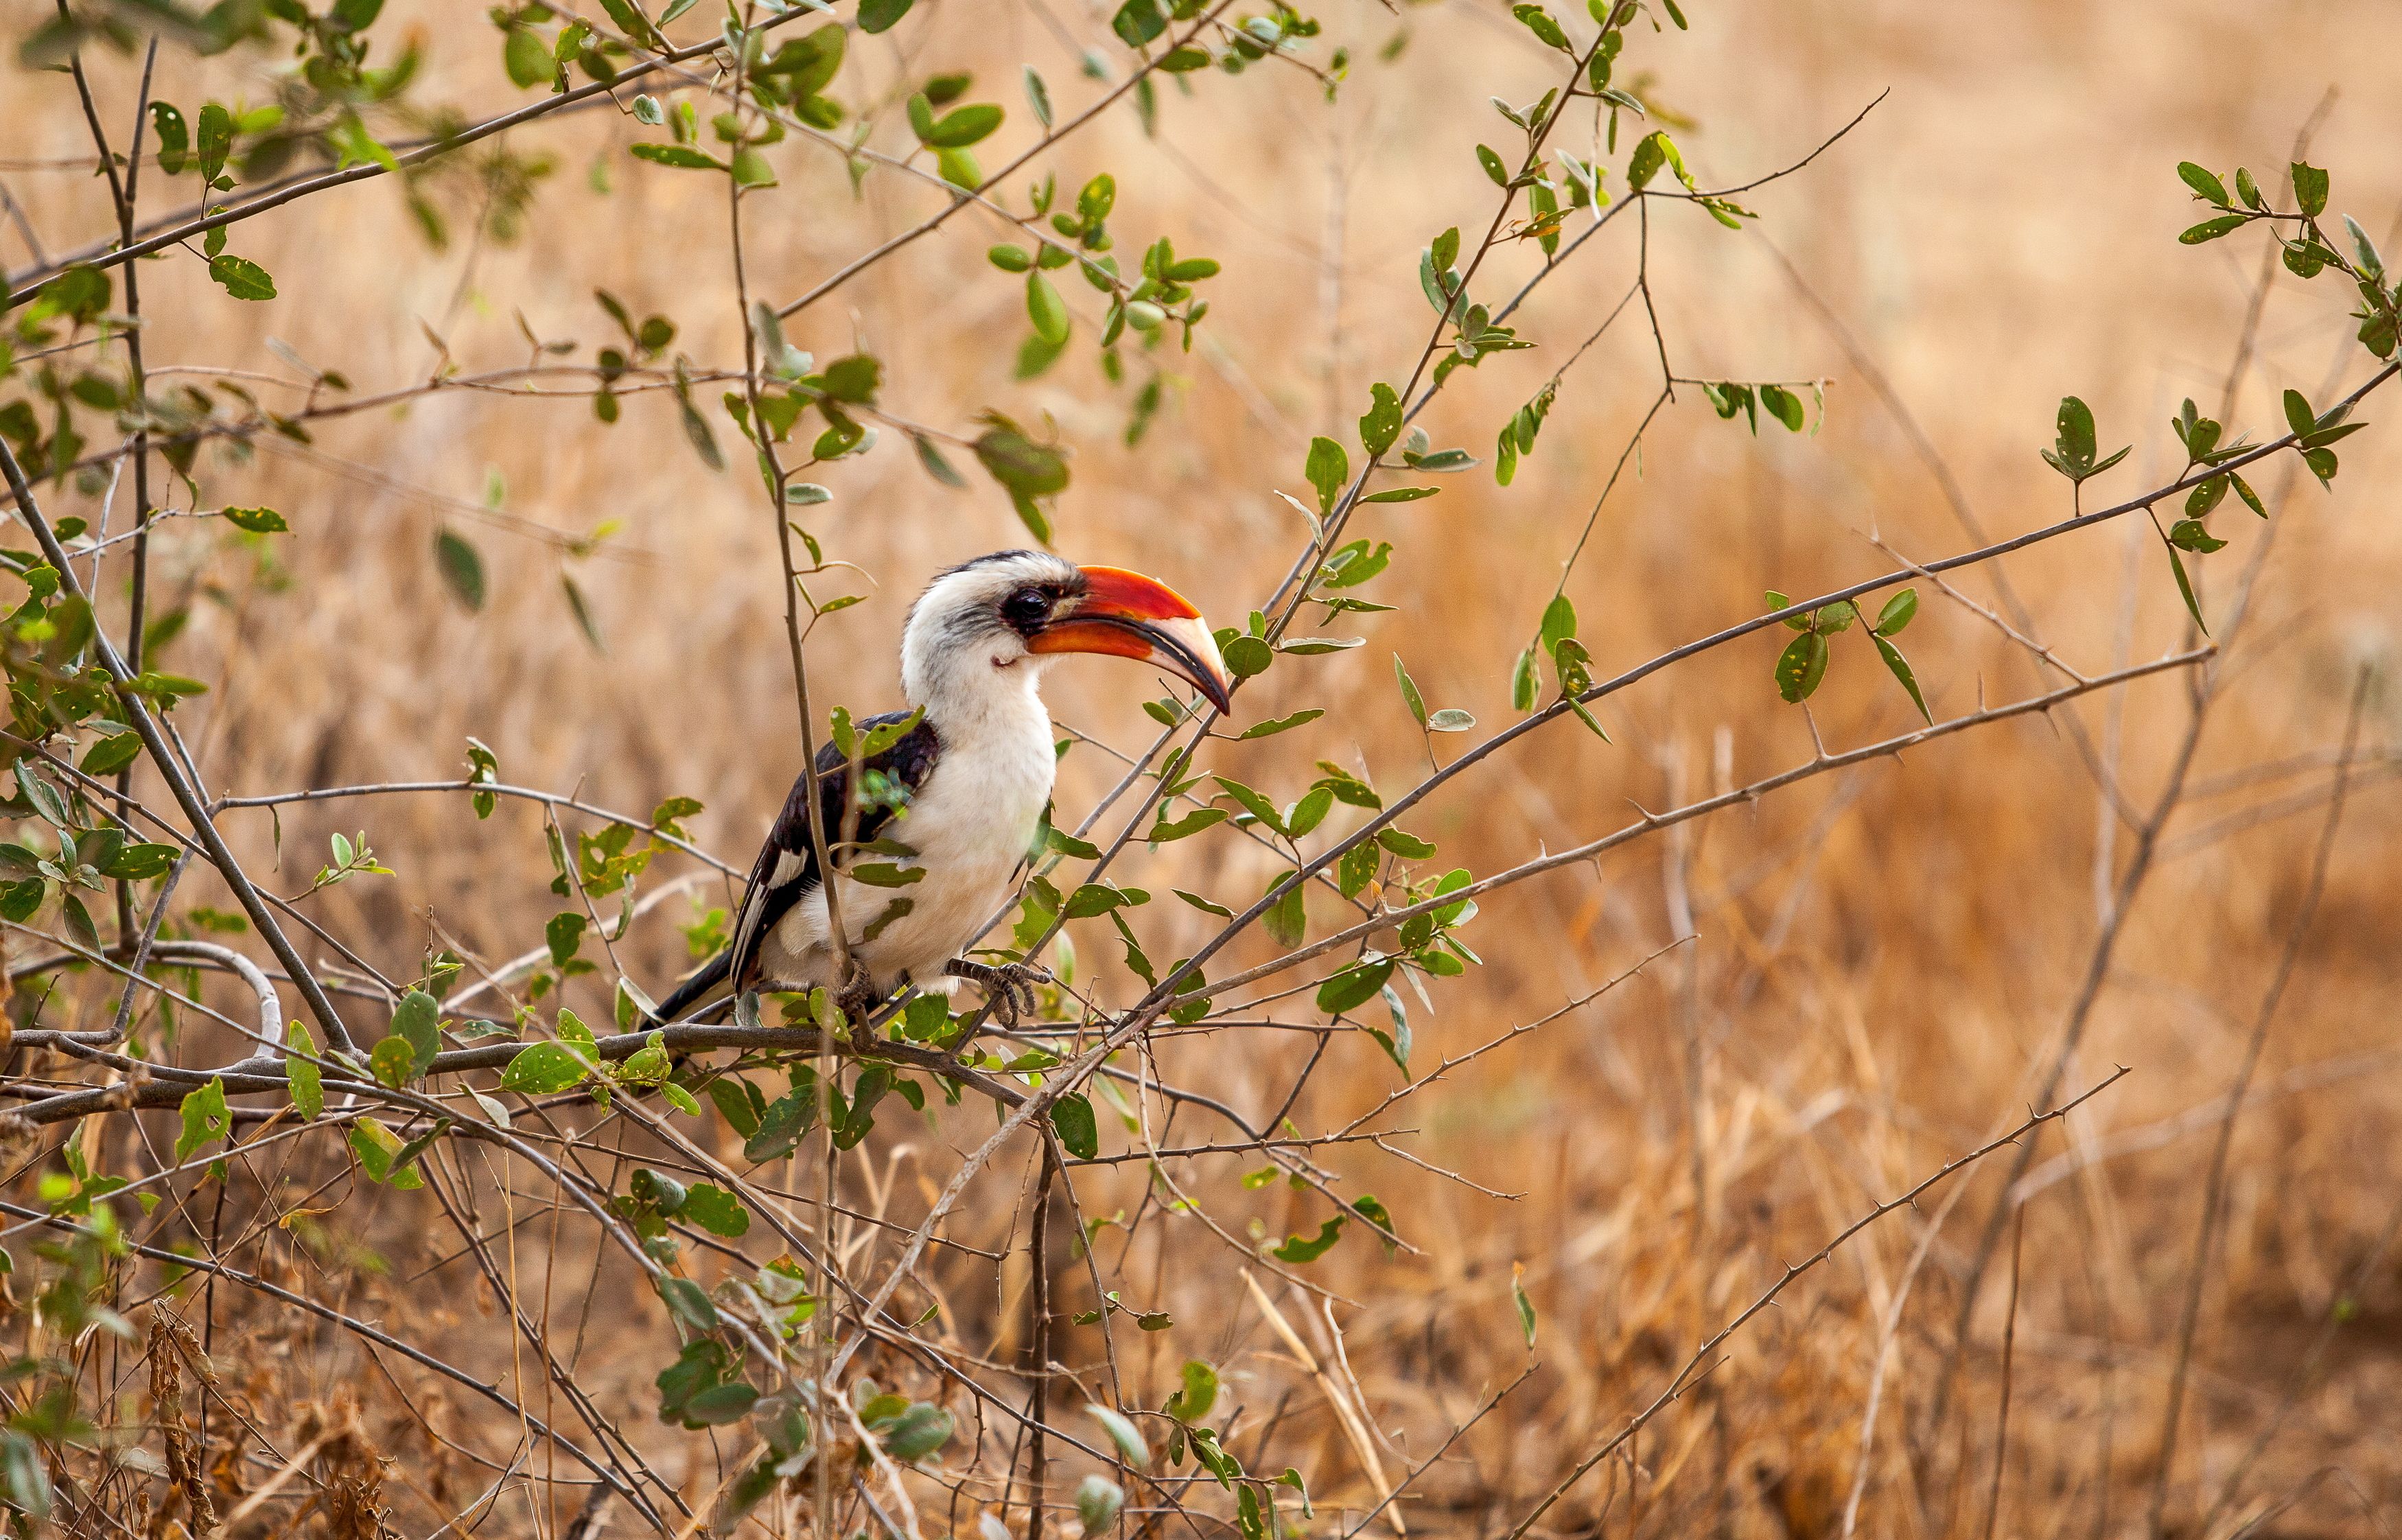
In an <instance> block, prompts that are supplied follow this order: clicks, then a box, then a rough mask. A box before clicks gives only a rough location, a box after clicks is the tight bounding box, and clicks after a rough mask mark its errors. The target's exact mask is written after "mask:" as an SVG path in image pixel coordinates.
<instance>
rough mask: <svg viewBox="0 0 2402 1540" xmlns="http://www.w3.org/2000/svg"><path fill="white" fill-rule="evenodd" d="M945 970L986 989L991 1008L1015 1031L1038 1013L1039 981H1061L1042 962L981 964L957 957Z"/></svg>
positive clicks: (1001, 1020) (989, 1007) (1000, 1020)
mask: <svg viewBox="0 0 2402 1540" xmlns="http://www.w3.org/2000/svg"><path fill="white" fill-rule="evenodd" d="M943 971H944V972H945V973H947V974H949V975H950V976H951V977H952V978H955V979H965V980H967V981H968V983H972V984H974V985H975V986H976V987H977V988H979V989H981V990H983V991H984V995H985V1001H986V1005H987V1009H988V1010H990V1011H991V1012H992V1015H993V1019H994V1020H996V1021H998V1022H999V1023H1000V1024H1001V1028H1002V1030H1004V1031H1010V1030H1015V1027H1016V1026H1017V1024H1018V1023H1019V1022H1020V1021H1022V1020H1023V1019H1025V1018H1026V1017H1028V1016H1031V1015H1033V1014H1034V1013H1035V1009H1036V1006H1037V1003H1038V1002H1037V1001H1036V1000H1035V997H1034V986H1035V985H1036V984H1041V983H1058V982H1059V981H1058V979H1057V977H1056V975H1054V974H1053V973H1052V971H1051V970H1050V969H1047V968H1044V967H1043V966H1042V964H1040V963H1024V962H1013V963H979V962H970V961H968V960H967V959H966V958H965V957H953V958H952V959H951V960H950V961H949V962H946V963H945V964H944V965H943Z"/></svg>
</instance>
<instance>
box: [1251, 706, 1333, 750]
mask: <svg viewBox="0 0 2402 1540" xmlns="http://www.w3.org/2000/svg"><path fill="white" fill-rule="evenodd" d="M1324 715H1326V713H1325V712H1324V711H1322V710H1318V709H1317V708H1310V709H1308V710H1305V711H1295V712H1294V713H1293V714H1292V715H1291V716H1289V717H1277V718H1275V719H1273V720H1272V721H1268V722H1254V723H1253V724H1252V725H1250V726H1249V727H1247V728H1245V729H1243V731H1242V732H1240V733H1239V734H1236V738H1235V741H1236V742H1237V743H1242V742H1246V741H1248V740H1249V739H1251V738H1264V737H1272V736H1275V735H1277V734H1278V733H1282V732H1286V731H1288V730H1290V729H1291V728H1295V727H1299V726H1300V725H1302V724H1303V723H1304V722H1316V721H1317V720H1318V718H1320V717H1322V716H1324Z"/></svg>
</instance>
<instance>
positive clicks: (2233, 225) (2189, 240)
mask: <svg viewBox="0 0 2402 1540" xmlns="http://www.w3.org/2000/svg"><path fill="white" fill-rule="evenodd" d="M2247 223H2249V221H2247V220H2246V219H2245V218H2244V216H2243V215H2242V214H2240V213H2223V214H2220V215H2219V216H2218V217H2217V218H2216V219H2205V220H2203V221H2202V223H2201V224H2199V225H2196V226H2194V227H2191V228H2190V229H2188V230H2187V231H2186V232H2185V233H2184V234H2183V235H2180V236H2178V237H2177V242H2178V244H2180V245H2185V246H2200V245H2202V244H2204V243H2205V242H2208V241H2216V240H2217V239H2218V238H2219V237H2220V236H2222V235H2227V234H2229V233H2231V232H2233V231H2236V230H2240V229H2242V228H2243V227H2244V226H2245V225H2246V224H2247Z"/></svg>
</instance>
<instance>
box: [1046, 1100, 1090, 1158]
mask: <svg viewBox="0 0 2402 1540" xmlns="http://www.w3.org/2000/svg"><path fill="white" fill-rule="evenodd" d="M1051 1126H1052V1127H1053V1128H1054V1129H1056V1130H1057V1131H1058V1134H1059V1143H1060V1144H1061V1145H1062V1146H1063V1147H1065V1148H1066V1149H1067V1151H1068V1153H1069V1154H1070V1155H1073V1156H1074V1157H1076V1159H1078V1160H1080V1161H1089V1160H1091V1159H1092V1158H1093V1157H1094V1156H1096V1155H1098V1154H1099V1153H1100V1152H1101V1140H1100V1129H1099V1126H1098V1124H1097V1122H1096V1121H1095V1120H1094V1117H1093V1104H1092V1102H1091V1101H1090V1100H1089V1099H1088V1098H1086V1097H1085V1096H1084V1094H1083V1093H1079V1092H1074V1091H1071V1092H1070V1093H1067V1094H1066V1095H1064V1096H1062V1097H1060V1098H1059V1099H1058V1100H1057V1101H1056V1102H1053V1103H1052V1104H1051Z"/></svg>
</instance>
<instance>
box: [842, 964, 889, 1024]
mask: <svg viewBox="0 0 2402 1540" xmlns="http://www.w3.org/2000/svg"><path fill="white" fill-rule="evenodd" d="M885 993H886V992H885V991H884V990H881V989H878V988H877V986H876V980H875V979H874V978H872V977H871V976H870V975H869V974H868V971H867V969H866V968H865V966H863V964H862V963H861V962H860V961H859V959H857V958H856V957H854V958H852V959H851V964H850V976H849V978H847V979H845V980H843V981H842V986H841V987H840V988H838V989H836V990H835V994H834V1003H835V1009H836V1010H838V1011H841V1012H842V1013H843V1016H844V1018H845V1019H846V1020H848V1021H849V1023H850V1024H852V1025H853V1026H856V1027H863V1026H865V1025H866V1024H867V1022H868V1020H869V1019H870V1018H871V1017H873V1016H874V1015H875V1014H876V1008H877V1006H879V1005H881V1004H883V1003H884V997H885Z"/></svg>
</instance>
